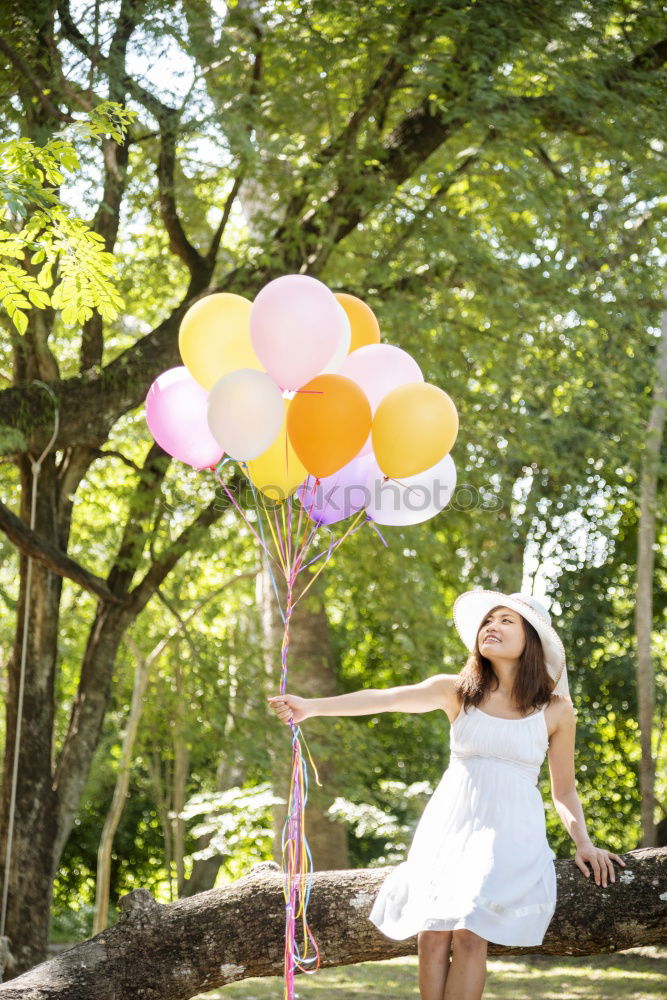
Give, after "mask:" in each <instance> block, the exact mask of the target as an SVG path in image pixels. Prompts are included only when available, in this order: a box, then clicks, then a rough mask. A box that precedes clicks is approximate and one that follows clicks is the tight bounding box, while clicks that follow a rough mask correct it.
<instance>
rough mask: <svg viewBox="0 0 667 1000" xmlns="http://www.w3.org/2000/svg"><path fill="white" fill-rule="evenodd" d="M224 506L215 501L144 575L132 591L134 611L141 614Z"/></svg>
mask: <svg viewBox="0 0 667 1000" xmlns="http://www.w3.org/2000/svg"><path fill="white" fill-rule="evenodd" d="M224 509H225V508H224V505H223V504H222V503H221V501H220V500H219V499H216V500H213V501H212V502H211V503H210V504H209V505H208V507H205V508H204V509H203V510H202V511H201V512H200V513H199V514H198V515H197V517H196V518H195V520H194V521H192V522H191V523H190V524H189V525H188V526H187V528H184V529H183V531H182V532H181V533H180V535H179V536H178V538H177V539H176V540H175V541H174V542H172V544H171V545H169V546H168V547H167V548H166V549H165V550H164V552H162V553H160V555H159V556H158V558H157V559H155V560H154V561H153V563H152V565H151V566H150V568H149V569H148V570H147V572H146V574H145V575H144V577H143V579H142V580H140V582H139V583H138V584H137V585H136V586H135V587H134V588H133V590H131V591H130V594H129V602H130V607H131V609H132V611H133V612H134V613H135V614H139V612H140V611H141V610H143V608H145V606H146V604H147V603H148V602H149V600H150V599H151V597H152V596H153V594H154V593H155V592H156V590H157V589H158V587H159V586H160V584H161V583H162V581H163V580H164V579H165V578H166V577H167V576H168V575H169V573H171V571H172V569H173V568H174V566H175V565H176V563H177V562H178V560H179V559H180V558H181V556H182V555H183V554H184V553H185V552H188V551H189V550H190V549H192V548H194V547H195V546H196V545H197V543H198V542H199V540H200V538H201V537H202V536H203V535H204V534H205V532H206V531H207V530H208V529H209V528H210V527H211V525H212V524H214V523H215V522H216V521H217V520H218V519H219V518H220V517H221V516H222V514H223V512H224Z"/></svg>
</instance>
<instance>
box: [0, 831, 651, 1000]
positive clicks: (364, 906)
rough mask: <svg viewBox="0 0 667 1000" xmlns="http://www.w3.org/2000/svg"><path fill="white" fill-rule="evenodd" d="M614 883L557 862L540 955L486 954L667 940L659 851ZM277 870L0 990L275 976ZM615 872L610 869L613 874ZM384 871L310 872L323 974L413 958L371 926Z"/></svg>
mask: <svg viewBox="0 0 667 1000" xmlns="http://www.w3.org/2000/svg"><path fill="white" fill-rule="evenodd" d="M624 858H625V861H626V865H627V867H626V868H624V869H621V870H620V872H618V880H617V882H616V883H615V884H611V885H609V886H608V887H607V888H606V889H601V888H600V887H599V886H596V885H595V883H593V882H588V881H587V880H586V879H585V878H584V877H583V875H582V874H581V872H580V871H579V869H578V868H577V866H576V865H575V863H574V861H571V860H568V861H557V862H556V874H557V878H558V905H557V907H556V912H555V914H554V917H553V920H552V921H551V924H550V925H549V929H548V931H547V934H546V937H545V939H544V942H543V944H542V946H541V947H539V948H520V947H516V948H503V947H501V946H499V945H493V944H492V945H490V946H489V951H490V953H491V954H492V955H497V954H502V955H508V954H525V953H530V952H540V953H543V954H550V955H594V954H596V953H600V952H604V953H607V952H610V951H621V950H623V949H626V948H633V947H637V946H639V945H647V944H662V943H664V942H667V919H666V918H667V901H666V900H665V898H664V896H665V894H664V892H663V893H662V898H661V895H660V889H661V887H662V889H663V890H664V887H665V867H666V865H667V849H665V848H662V849H653V850H650V849H649V850H637V851H631V852H629V853H628V854H626V855H625V856H624ZM276 868H277V866H276V865H272V864H270V863H265V864H260V865H257V866H255V868H254V869H253V870H252V871H251V873H250V875H248V876H247V877H246V878H243V879H240V880H239V881H238V882H235V883H233V885H231V886H229V887H227V888H224V889H212V890H210V891H209V892H202V893H199V894H197V895H196V896H191V897H189V898H187V899H181V900H179V901H178V902H176V903H169V904H167V905H163V906H160V905H158V904H157V903H156V902H155V900H154V899H153V897H152V896H151V895H150V894H149V893H148V891H147V890H146V889H136V890H135V891H134V892H132V893H130V895H129V896H125V897H124V898H123V899H122V900H121V904H120V906H121V917H120V920H119V921H118V923H117V924H116V926H115V927H112V928H110V929H107V930H105V931H103V932H102V933H101V934H98V935H97V936H96V937H94V938H92V939H91V940H89V941H84V942H83V943H82V944H79V945H76V946H75V947H74V948H71V949H70V950H69V951H66V952H64V953H63V954H61V955H59V956H58V957H57V958H55V959H52V960H51V961H50V962H45V963H44V964H42V965H39V966H37V968H36V969H33V970H32V971H31V972H27V973H26V974H25V975H23V976H20V977H19V978H18V979H14V980H12V981H10V982H9V983H7V984H6V985H5V986H3V987H2V990H1V992H2V995H3V996H6V997H7V998H11V997H17V998H18V997H21V1000H56V998H58V1000H60V998H62V1000H65V998H66V1000H93V998H94V1000H113V998H115V997H119V996H122V997H123V998H125V1000H132V998H134V997H136V998H137V1000H138V998H140V997H141V998H144V997H146V996H148V995H159V996H160V997H161V1000H188V998H189V997H192V996H194V995H195V994H197V993H204V992H208V991H209V990H212V989H215V988H216V987H221V986H224V985H225V984H227V983H232V982H237V981H239V980H241V979H246V978H248V977H250V976H279V975H281V973H282V959H283V932H284V920H285V917H284V913H285V902H284V898H283V876H282V875H281V874H277V873H276V871H275V869H276ZM617 871H618V869H617ZM386 874H387V869H381V868H371V869H366V870H363V869H362V870H358V871H336V872H318V873H316V874H315V876H314V879H313V891H312V895H311V897H310V903H309V911H308V915H309V922H310V924H311V927H312V929H313V932H314V934H315V937H316V940H317V942H318V944H319V947H320V952H321V960H322V966H324V967H330V966H340V965H352V964H355V963H358V962H368V961H380V960H383V959H388V958H395V957H397V956H400V955H413V954H415V953H416V950H417V940H416V938H414V937H413V938H408V939H407V940H405V941H391V940H389V939H388V938H386V937H384V936H383V935H382V934H380V933H379V931H377V930H376V928H375V927H374V925H373V924H371V922H370V921H369V920H368V913H369V911H370V908H371V905H372V902H373V899H374V897H375V895H376V894H377V891H378V889H379V887H380V884H381V882H382V881H383V879H384V877H385V876H386Z"/></svg>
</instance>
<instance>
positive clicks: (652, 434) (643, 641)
mask: <svg viewBox="0 0 667 1000" xmlns="http://www.w3.org/2000/svg"><path fill="white" fill-rule="evenodd" d="M666 407H667V309H665V311H664V312H663V314H662V323H661V328H660V338H659V340H658V343H657V345H656V360H655V383H654V387H653V405H652V407H651V414H650V416H649V420H648V424H647V427H646V443H645V446H644V454H643V456H642V465H641V476H640V485H639V527H638V532H637V603H636V605H635V639H636V643H637V704H638V712H637V714H638V721H639V737H640V744H641V761H640V764H639V787H640V790H641V820H642V844H643V845H644V847H653V846H654V845H655V844H656V828H655V758H654V757H653V746H652V739H653V716H654V714H655V673H654V669H653V656H652V652H651V633H652V631H653V567H654V562H655V555H654V546H655V540H656V509H655V508H656V496H657V490H658V478H659V474H660V452H661V449H662V439H663V433H664V428H665V410H666Z"/></svg>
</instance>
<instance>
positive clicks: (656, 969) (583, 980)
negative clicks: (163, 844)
mask: <svg viewBox="0 0 667 1000" xmlns="http://www.w3.org/2000/svg"><path fill="white" fill-rule="evenodd" d="M666 975H667V948H657V947H651V948H634V949H632V950H630V951H624V952H617V953H616V954H614V955H591V956H587V957H585V958H571V957H560V956H558V957H553V956H550V955H526V956H524V957H518V958H498V957H493V958H490V959H489V964H488V976H487V980H486V988H485V991H484V1000H535V997H539V998H540V1000H626V998H627V1000H630V998H632V1000H664V997H665V976H666ZM282 990H283V987H282V981H281V980H279V979H275V978H271V979H245V980H243V982H240V983H233V984H232V985H230V986H225V987H224V989H221V990H214V991H213V992H211V993H207V994H205V997H206V1000H231V998H233V997H238V998H242V1000H269V998H271V1000H278V998H280V997H282ZM332 994H333V995H334V996H335V997H336V1000H358V998H359V997H361V996H363V998H364V1000H405V998H408V997H410V998H412V997H416V996H417V995H418V994H417V959H416V957H410V958H395V959H392V960H391V961H390V962H367V963H366V964H364V965H348V966H343V967H340V968H336V969H320V970H319V971H318V972H317V973H315V974H314V975H312V976H299V977H298V979H297V983H296V995H297V997H298V998H299V1000H324V998H325V997H327V998H328V997H329V996H331V995H332ZM199 1000H203V997H202V998H199Z"/></svg>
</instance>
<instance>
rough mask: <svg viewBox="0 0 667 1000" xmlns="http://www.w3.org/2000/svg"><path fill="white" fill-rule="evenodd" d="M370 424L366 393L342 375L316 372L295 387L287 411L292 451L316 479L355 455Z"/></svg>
mask: <svg viewBox="0 0 667 1000" xmlns="http://www.w3.org/2000/svg"><path fill="white" fill-rule="evenodd" d="M370 426H371V407H370V403H369V402H368V399H367V398H366V394H365V393H364V392H363V390H362V389H360V388H359V386H358V385H357V383H356V382H353V381H352V379H351V378H346V377H345V376H344V375H318V376H317V377H316V378H314V379H312V380H311V381H310V382H307V383H306V385H304V386H302V387H301V389H299V390H298V392H297V394H296V396H295V397H294V399H293V400H292V402H291V403H290V405H289V409H288V411H287V432H288V434H289V438H290V441H291V442H292V445H293V447H294V450H295V452H296V453H297V455H298V456H299V458H300V459H301V461H302V462H303V464H304V465H305V467H306V468H307V469H308V472H310V474H311V475H313V476H317V478H318V479H322V478H324V476H331V475H333V473H334V472H338V470H339V469H342V468H343V466H344V465H347V463H348V462H349V461H350V460H351V459H352V458H354V456H355V455H356V454H357V452H358V451H359V449H360V448H361V446H362V445H363V443H364V441H365V440H366V438H367V436H368V431H369V429H370Z"/></svg>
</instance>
